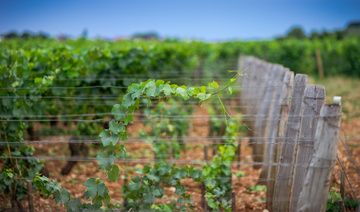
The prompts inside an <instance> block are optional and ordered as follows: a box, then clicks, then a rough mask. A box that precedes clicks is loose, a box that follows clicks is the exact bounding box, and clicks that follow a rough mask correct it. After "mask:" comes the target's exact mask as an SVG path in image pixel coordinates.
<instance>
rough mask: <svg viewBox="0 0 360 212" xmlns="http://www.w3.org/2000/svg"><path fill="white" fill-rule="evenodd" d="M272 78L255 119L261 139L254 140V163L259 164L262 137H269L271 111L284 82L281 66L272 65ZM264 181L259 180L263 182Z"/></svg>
mask: <svg viewBox="0 0 360 212" xmlns="http://www.w3.org/2000/svg"><path fill="white" fill-rule="evenodd" d="M268 72H269V74H270V76H269V78H268V81H269V84H268V85H269V87H270V88H267V89H265V94H264V96H263V97H262V98H261V103H259V106H258V107H259V109H258V112H257V116H258V117H257V118H256V119H255V126H254V129H255V131H256V136H257V137H260V139H254V143H253V144H251V143H250V144H251V145H252V147H253V155H254V162H256V163H259V162H263V161H264V159H263V154H264V147H265V144H264V139H263V138H261V137H267V135H268V128H269V123H270V120H269V117H270V111H271V108H272V106H273V104H274V95H275V91H276V88H277V85H278V84H279V82H282V79H283V77H284V71H283V69H282V66H280V65H272V67H271V69H270V70H268ZM254 168H261V165H255V166H254ZM261 180H262V179H259V182H261Z"/></svg>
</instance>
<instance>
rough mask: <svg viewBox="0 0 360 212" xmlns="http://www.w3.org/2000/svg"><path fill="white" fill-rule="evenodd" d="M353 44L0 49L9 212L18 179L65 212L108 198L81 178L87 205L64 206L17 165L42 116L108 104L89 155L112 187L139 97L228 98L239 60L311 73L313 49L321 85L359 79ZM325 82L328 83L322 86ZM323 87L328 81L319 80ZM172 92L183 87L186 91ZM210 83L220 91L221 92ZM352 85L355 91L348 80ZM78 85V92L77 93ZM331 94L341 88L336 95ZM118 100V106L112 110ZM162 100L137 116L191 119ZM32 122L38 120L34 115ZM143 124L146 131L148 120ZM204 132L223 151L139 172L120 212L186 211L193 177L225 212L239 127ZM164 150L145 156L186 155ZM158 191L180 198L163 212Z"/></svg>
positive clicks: (30, 168)
mask: <svg viewBox="0 0 360 212" xmlns="http://www.w3.org/2000/svg"><path fill="white" fill-rule="evenodd" d="M359 41H360V39H359V38H356V37H348V38H344V39H342V40H336V39H333V38H326V39H322V40H320V39H313V40H309V39H307V38H304V39H303V40H296V39H284V40H281V41H259V42H240V41H238V42H224V43H203V42H180V41H164V42H162V41H159V40H152V41H144V40H136V41H119V42H106V41H100V40H95V41H90V40H86V39H84V38H82V39H78V40H67V41H56V40H54V39H42V38H41V39H39V38H38V37H36V36H35V37H31V36H30V37H27V38H26V39H20V38H13V39H9V40H5V41H2V42H0V52H1V53H0V79H1V80H0V85H1V89H0V96H1V97H2V98H1V100H0V102H1V103H0V111H1V117H0V121H1V131H0V138H1V142H2V143H1V145H0V153H1V156H2V157H3V158H4V166H3V167H2V170H1V173H0V191H2V192H3V193H4V194H7V195H8V196H9V197H10V198H11V200H12V205H13V207H14V204H18V205H19V201H21V199H24V198H25V196H26V191H27V188H26V186H25V184H24V180H25V179H30V180H33V183H34V189H35V188H37V189H38V190H40V191H41V192H42V193H44V194H45V195H46V196H48V197H50V196H51V195H53V196H52V197H53V198H54V199H55V201H56V202H57V203H58V202H62V203H64V204H65V205H66V206H67V209H68V210H69V211H71V210H80V209H85V208H86V209H91V210H100V209H101V206H102V205H103V204H104V205H106V204H110V196H109V191H108V189H107V187H106V185H105V182H104V181H103V180H100V179H95V178H89V179H88V180H87V181H86V182H85V183H84V186H85V187H86V192H85V193H84V197H85V198H86V199H87V200H89V201H90V202H91V203H81V202H80V200H79V199H77V198H74V199H72V198H71V195H70V193H69V192H68V191H67V190H64V189H62V188H61V185H59V184H57V183H56V182H55V181H53V180H49V179H48V178H47V177H45V176H42V175H39V174H38V175H37V174H36V173H38V172H39V171H40V170H41V168H42V164H41V163H40V161H37V160H28V159H24V157H32V156H33V154H34V148H33V147H31V146H27V145H24V139H23V134H24V132H25V130H26V129H27V128H28V127H29V126H31V122H27V121H31V120H34V119H36V120H38V119H40V120H43V121H41V123H48V121H49V119H50V118H51V119H52V122H51V123H56V121H61V120H63V119H65V118H62V117H61V114H73V116H69V117H66V120H70V121H72V120H73V121H75V119H80V118H79V117H78V116H77V115H78V114H91V113H96V114H103V115H89V116H87V117H84V118H82V119H83V120H94V119H97V118H100V119H104V118H106V117H107V116H108V115H109V114H108V113H109V111H110V110H111V107H109V106H113V107H112V110H111V112H112V115H113V116H114V118H115V120H112V121H110V123H109V127H108V128H109V129H105V130H104V131H102V132H101V133H100V137H101V142H102V144H103V146H104V149H103V150H102V152H101V153H100V154H99V155H97V159H98V161H99V168H100V169H101V170H103V171H104V173H105V176H106V177H107V178H108V180H112V181H117V180H118V177H119V173H120V170H119V167H118V166H117V165H116V164H115V161H116V160H118V159H119V158H120V157H118V156H121V158H125V156H126V149H125V146H124V144H123V143H122V142H120V143H119V140H121V141H126V139H127V131H126V128H125V126H126V125H128V124H129V123H132V122H133V112H134V111H135V110H136V109H139V105H140V103H143V99H144V100H145V101H147V102H151V101H153V100H164V99H166V98H172V99H174V97H175V98H178V99H182V100H185V101H186V100H188V99H190V98H195V99H197V100H199V102H200V103H202V102H204V101H205V100H208V99H209V98H210V97H211V96H215V95H216V96H217V97H218V99H219V100H220V99H221V98H220V95H218V94H219V92H221V91H222V89H223V88H229V92H230V93H231V92H232V90H231V87H227V86H230V85H231V83H233V82H235V80H236V78H237V77H239V76H240V74H241V73H237V75H236V76H235V77H233V78H231V80H230V82H227V81H228V78H229V76H228V74H229V73H228V72H227V70H228V69H236V67H237V63H238V55H239V54H245V55H254V56H257V57H259V58H261V59H264V60H267V61H269V62H274V63H280V64H283V65H284V66H286V67H289V68H290V69H291V70H293V71H295V72H297V73H305V74H310V75H316V73H317V63H316V57H315V51H316V50H317V49H319V50H320V52H321V55H322V60H323V66H324V71H325V75H326V76H327V77H328V76H332V75H346V76H356V77H359V76H360V56H359V55H360V50H359V48H358V44H359ZM174 75H176V76H186V78H178V79H174V80H172V82H173V83H174V84H170V82H167V83H166V82H165V81H163V80H148V81H145V82H143V80H142V79H144V78H145V79H149V78H150V79H166V78H173V76H174ZM224 78H225V80H224ZM189 79H190V80H189ZM208 79H214V81H213V82H212V83H209V84H208V86H207V87H205V86H198V85H199V84H204V83H205V82H207V81H208ZM330 79H332V78H326V79H325V80H330ZM356 79H357V78H356ZM210 81H212V80H210ZM324 83H328V82H325V81H324ZM177 84H188V85H189V84H190V85H191V86H194V87H187V86H185V85H183V86H178V85H177ZM219 84H220V85H225V86H222V87H220V86H219ZM334 84H335V83H334ZM344 84H347V85H349V84H348V83H344ZM354 85H355V86H357V84H356V82H355V81H354ZM59 87H61V88H59ZM79 87H81V89H78V88H79ZM339 87H341V88H342V89H344V90H339ZM327 89H328V88H327ZM334 89H335V90H334V94H335V95H342V96H346V95H348V94H349V96H351V97H352V94H353V92H354V91H353V90H354V89H353V90H351V87H350V86H349V87H343V86H337V87H336V88H334ZM329 92H331V93H332V91H329ZM329 92H328V94H329ZM344 99H345V98H344ZM356 99H358V98H349V99H348V100H347V99H346V100H347V101H349V102H350V101H354V102H353V103H352V104H351V105H354V107H357V106H358V105H359V104H358V103H357V100H356ZM60 100H61V101H60ZM119 101H120V102H121V104H115V103H117V102H119ZM171 101H172V100H170V101H168V102H165V103H164V104H160V105H158V106H156V107H155V111H146V110H144V113H147V114H152V113H156V114H157V113H158V112H162V113H163V114H164V116H165V115H166V113H168V114H167V115H168V116H172V115H177V114H185V113H187V114H191V113H192V111H186V110H185V109H183V108H182V109H181V110H179V111H175V110H174V111H172V110H165V109H164V107H165V105H166V104H176V102H171ZM114 104H115V105H114ZM221 104H222V102H221V100H220V103H219V104H218V106H213V107H208V110H209V113H210V114H224V115H227V111H225V110H224V109H223V107H221V106H219V105H221ZM349 107H350V106H349ZM351 107H352V106H351ZM344 108H347V110H348V111H353V109H352V108H348V106H347V105H346V102H344ZM95 111H96V112H95ZM345 113H346V111H345ZM38 115H40V116H41V118H39V117H37V116H38ZM57 115H59V117H57ZM355 116H358V115H356V114H355ZM350 117H353V116H352V115H351V116H350ZM20 120H22V121H20ZM149 121H150V120H149ZM151 121H152V123H154V122H153V120H151ZM76 123H77V124H76V128H75V130H74V131H73V134H74V135H76V136H81V135H87V136H91V135H97V134H98V133H99V129H101V128H103V123H102V122H98V123H96V122H93V123H91V122H90V123H84V122H76ZM156 124H157V127H156V128H155V130H154V131H152V132H151V134H150V135H149V136H150V137H162V136H163V134H164V133H165V134H166V136H167V137H168V138H169V139H172V140H174V141H175V140H176V139H177V138H179V137H181V136H183V135H186V134H187V126H188V124H189V123H188V122H187V121H183V122H177V123H175V122H172V120H170V119H168V120H166V119H165V120H164V119H163V120H162V121H161V122H160V121H159V122H157V123H156ZM224 126H226V127H224ZM210 127H211V131H212V132H217V133H218V134H217V135H216V136H219V137H223V139H222V142H223V144H225V145H217V146H215V147H214V148H215V150H217V154H216V155H215V156H214V157H213V159H212V160H211V161H210V162H209V164H205V165H204V164H201V163H199V165H203V166H202V169H200V168H199V169H196V168H194V167H175V166H170V165H168V164H162V163H161V164H157V165H155V166H153V167H144V168H143V169H142V171H141V172H139V173H138V174H139V176H137V177H135V178H133V179H132V180H131V182H130V184H129V185H128V186H127V187H126V186H125V187H124V189H123V192H124V194H125V195H127V196H128V198H129V199H131V201H129V202H128V205H127V206H126V207H127V209H131V208H133V209H134V210H137V209H152V210H187V209H191V207H192V203H191V202H190V199H189V197H188V196H186V194H185V191H184V186H183V185H182V184H181V179H185V178H192V179H193V180H195V181H196V182H199V183H204V184H205V187H206V192H207V193H206V197H207V199H208V204H209V206H210V208H212V209H213V210H218V209H219V207H222V208H223V209H224V210H230V207H231V202H230V201H229V193H230V192H229V191H231V188H232V187H231V184H230V180H231V167H230V162H231V161H234V159H235V155H236V151H237V150H236V149H237V145H238V144H237V143H236V142H235V139H233V138H236V137H237V133H238V132H239V125H238V124H236V119H230V120H226V119H225V120H216V119H211V120H210ZM42 133H43V134H48V135H50V134H55V133H56V132H53V131H51V130H49V131H48V132H44V131H43V132H42ZM213 136H215V135H213ZM149 140H151V138H149ZM167 145H169V143H168V142H158V143H155V144H154V145H153V148H154V151H155V152H156V154H157V155H159V156H161V158H164V162H165V159H166V158H167V157H169V156H170V155H171V154H174V153H175V156H176V155H178V153H179V152H180V151H185V148H183V149H182V148H181V147H182V146H183V145H181V144H179V143H177V141H176V142H172V143H171V144H170V145H171V151H169V146H167ZM167 151H168V152H167ZM161 154H163V155H161ZM178 173H179V174H178ZM160 178H161V179H162V180H160ZM163 186H174V187H176V190H175V193H176V194H177V195H179V196H180V198H178V199H177V201H175V202H173V203H171V204H169V205H165V204H162V205H154V204H153V203H154V202H155V200H156V198H162V197H163V195H164V187H163ZM132 188H139V189H140V188H141V192H139V193H134V192H132V191H133V190H131V189H132ZM254 189H256V188H254ZM140 203H146V204H140ZM140 205H141V206H140ZM139 207H142V208H139Z"/></svg>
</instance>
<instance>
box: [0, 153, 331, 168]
mask: <svg viewBox="0 0 360 212" xmlns="http://www.w3.org/2000/svg"><path fill="white" fill-rule="evenodd" d="M9 158H10V157H8V156H0V159H9ZM11 158H12V159H22V160H43V161H65V160H66V161H77V162H95V161H97V158H96V157H47V156H38V157H21V156H11ZM114 162H118V163H143V164H149V163H154V159H152V160H151V159H142V158H139V159H115V160H114ZM168 163H169V164H191V165H200V164H206V163H208V161H205V160H175V159H172V160H169V161H168ZM211 163H215V164H229V165H266V166H270V165H271V166H278V165H281V166H291V167H296V166H300V167H305V168H306V167H308V165H307V163H304V164H295V165H294V164H292V163H272V162H235V161H211ZM329 167H330V166H317V167H312V168H329Z"/></svg>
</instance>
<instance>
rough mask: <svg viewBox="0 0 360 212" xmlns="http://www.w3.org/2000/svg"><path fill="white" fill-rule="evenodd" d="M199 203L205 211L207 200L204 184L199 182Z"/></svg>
mask: <svg viewBox="0 0 360 212" xmlns="http://www.w3.org/2000/svg"><path fill="white" fill-rule="evenodd" d="M201 205H202V207H203V211H204V212H206V211H207V202H206V199H205V184H204V183H201Z"/></svg>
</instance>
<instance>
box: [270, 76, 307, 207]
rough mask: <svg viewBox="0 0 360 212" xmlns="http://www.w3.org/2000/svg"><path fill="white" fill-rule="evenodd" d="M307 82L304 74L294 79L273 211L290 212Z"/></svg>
mask: <svg viewBox="0 0 360 212" xmlns="http://www.w3.org/2000/svg"><path fill="white" fill-rule="evenodd" d="M307 81H308V77H307V75H303V74H297V75H296V76H295V79H294V87H293V91H292V95H291V103H290V108H289V116H288V120H287V124H286V127H285V133H284V141H283V146H282V149H281V156H280V160H279V169H278V172H277V176H276V181H275V186H274V187H275V188H274V195H273V211H280V212H285V211H289V202H290V189H291V182H292V181H291V176H292V172H293V163H294V160H295V153H296V152H295V149H296V141H297V138H298V136H299V131H300V123H301V117H300V115H301V105H302V102H303V97H304V92H305V88H306V84H307Z"/></svg>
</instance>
